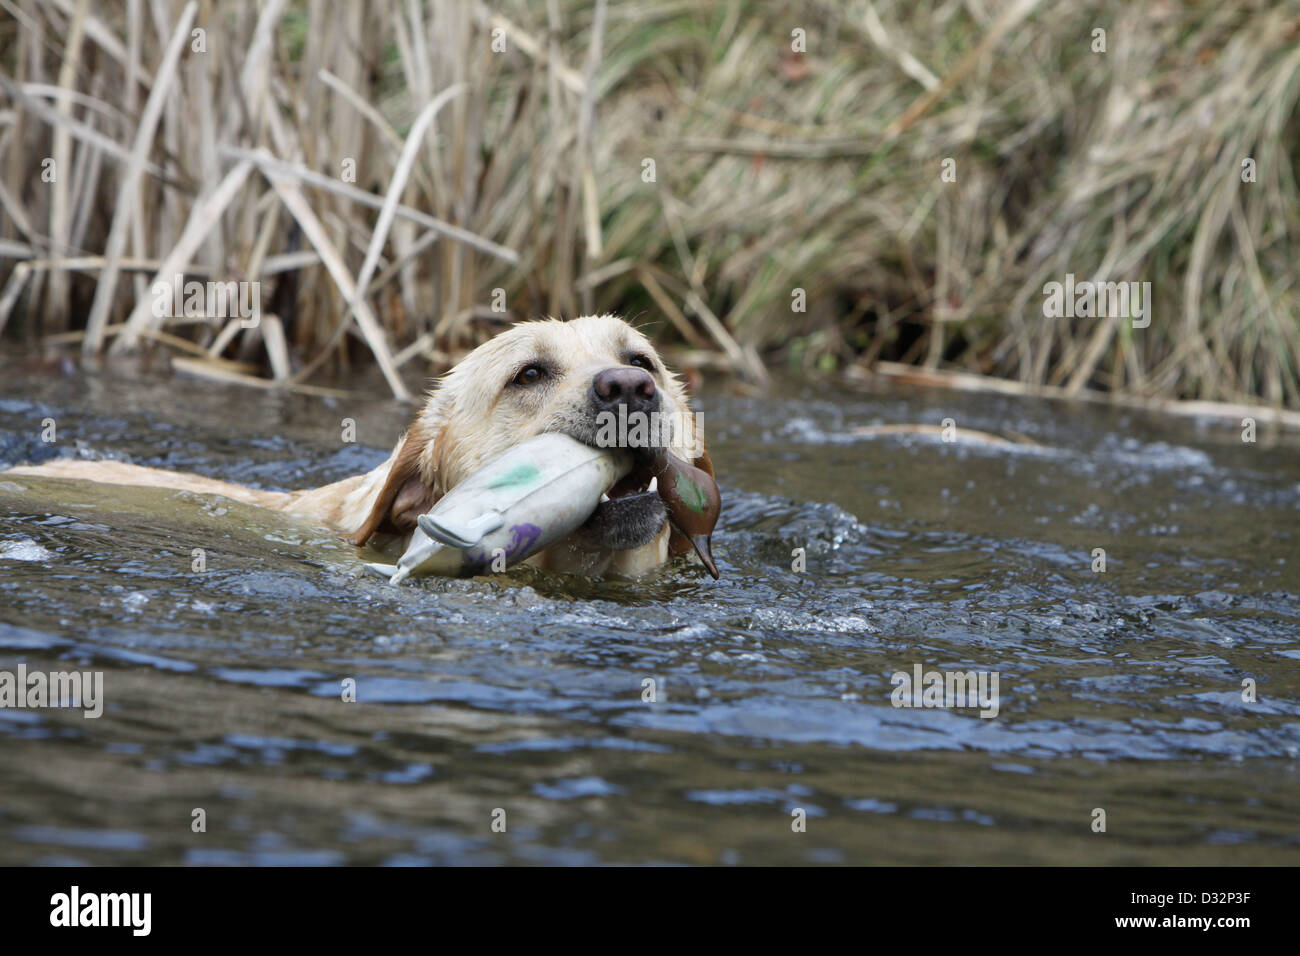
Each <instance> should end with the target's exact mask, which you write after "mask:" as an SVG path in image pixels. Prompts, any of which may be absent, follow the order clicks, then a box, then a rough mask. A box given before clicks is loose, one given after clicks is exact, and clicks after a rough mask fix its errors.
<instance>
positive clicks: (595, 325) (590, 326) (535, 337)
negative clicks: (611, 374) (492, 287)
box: [492, 315, 650, 367]
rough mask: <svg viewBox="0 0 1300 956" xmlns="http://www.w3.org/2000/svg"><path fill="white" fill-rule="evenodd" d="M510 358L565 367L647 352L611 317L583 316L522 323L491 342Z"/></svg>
mask: <svg viewBox="0 0 1300 956" xmlns="http://www.w3.org/2000/svg"><path fill="white" fill-rule="evenodd" d="M492 342H493V343H499V347H500V348H502V349H503V350H504V351H506V352H508V353H509V354H510V355H511V357H512V358H515V359H519V360H526V359H530V358H547V359H550V360H552V361H554V362H556V363H557V364H561V365H565V366H570V367H572V366H579V365H585V364H588V363H590V362H614V363H617V364H621V363H622V362H623V359H624V356H625V355H626V353H627V352H628V351H630V350H632V349H635V348H649V347H650V346H649V343H648V341H647V340H646V338H645V336H643V335H642V334H641V333H640V332H638V331H637V330H636V329H634V328H632V326H630V325H628V324H627V323H626V322H624V321H623V320H622V319H618V318H614V317H612V316H603V315H602V316H594V315H593V316H584V317H582V318H578V319H572V320H570V321H568V322H557V321H545V322H524V323H521V324H520V325H516V326H515V327H514V328H512V329H510V330H509V331H507V332H503V333H502V334H501V335H499V336H497V337H496V338H495V339H493V340H492Z"/></svg>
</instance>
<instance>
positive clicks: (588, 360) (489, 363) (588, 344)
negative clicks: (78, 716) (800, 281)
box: [351, 315, 713, 550]
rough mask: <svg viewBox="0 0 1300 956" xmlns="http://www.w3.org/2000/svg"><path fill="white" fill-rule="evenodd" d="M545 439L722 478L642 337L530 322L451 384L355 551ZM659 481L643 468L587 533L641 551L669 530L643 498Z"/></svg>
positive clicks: (609, 325) (395, 467) (436, 400)
mask: <svg viewBox="0 0 1300 956" xmlns="http://www.w3.org/2000/svg"><path fill="white" fill-rule="evenodd" d="M543 432H562V433H564V434H566V435H569V436H571V437H573V438H576V439H577V440H579V441H581V442H585V443H586V444H589V445H594V446H597V447H610V446H618V447H631V448H633V449H635V450H636V453H637V456H638V458H639V459H644V460H645V461H647V462H648V461H650V460H651V459H652V458H653V456H654V454H655V449H656V448H665V447H666V448H667V449H668V450H669V451H671V452H672V453H673V454H675V455H677V456H678V457H679V458H682V459H684V460H685V461H693V462H694V463H695V464H696V466H697V467H700V468H703V469H705V470H706V471H708V472H709V474H712V473H713V467H712V464H711V462H710V461H709V458H708V454H707V452H706V451H705V449H704V440H703V434H702V432H701V430H700V429H699V428H698V426H697V422H696V419H695V416H694V415H693V414H692V412H691V410H690V407H689V405H688V403H687V400H686V394H685V391H684V389H683V388H682V385H681V383H680V382H678V380H677V379H676V377H675V376H674V375H673V374H672V373H671V372H670V371H668V369H667V368H666V367H665V366H664V363H663V361H662V360H661V359H660V358H659V355H658V353H657V352H656V351H655V348H654V346H653V345H651V344H650V341H649V340H648V339H647V338H646V337H645V336H644V335H642V334H641V333H640V332H639V331H637V330H636V329H634V328H633V327H632V326H630V325H629V324H628V323H626V322H624V321H623V320H622V319H619V318H616V317H614V316H608V315H598V316H584V317H582V318H578V319H573V320H571V321H568V322H562V321H557V320H545V321H538V322H524V323H520V324H518V325H515V326H513V327H511V328H510V329H509V330H507V331H505V332H502V333H501V334H500V335H498V336H496V337H495V338H493V339H491V340H490V341H488V342H485V343H483V344H482V345H480V346H479V347H478V348H476V349H475V350H474V351H473V352H471V353H470V354H469V355H467V356H466V357H465V358H464V359H463V360H462V361H461V362H460V363H458V364H457V365H456V367H455V368H453V369H452V370H451V371H449V372H448V373H447V374H446V375H444V376H443V377H442V379H441V380H440V381H439V383H438V384H437V386H436V387H435V389H434V391H433V392H432V393H431V394H430V397H429V400H428V402H427V403H426V404H425V407H424V410H423V411H422V412H421V413H420V416H419V417H418V418H417V419H416V420H415V422H414V423H413V424H412V426H411V427H410V429H409V430H408V431H407V433H406V434H405V435H404V436H403V438H402V440H401V443H400V444H399V447H398V449H397V451H396V453H395V455H394V458H393V464H392V467H391V469H390V470H389V472H388V475H387V477H386V480H385V482H384V485H383V487H382V489H381V490H380V492H379V495H378V497H377V498H376V500H375V503H374V506H373V508H372V509H371V511H370V513H369V515H368V517H367V518H366V520H365V522H364V523H363V524H362V525H361V527H360V528H359V529H358V530H357V531H356V533H355V534H353V535H352V537H351V540H352V542H353V543H354V544H358V545H359V544H363V543H365V542H366V541H367V540H369V538H370V537H371V536H372V535H374V534H376V533H379V532H385V533H405V532H408V531H410V530H411V529H412V528H414V527H415V524H416V518H417V517H418V516H419V515H421V514H424V513H425V512H426V511H428V510H429V509H430V508H431V507H433V505H434V504H435V503H436V502H437V500H438V499H439V498H440V497H442V495H443V494H445V493H446V492H447V491H449V490H450V489H452V488H454V487H455V486H456V485H457V484H459V483H460V482H461V481H463V480H464V479H465V478H467V477H469V476H470V475H472V474H473V473H474V472H476V471H478V470H479V469H480V468H482V467H483V466H484V465H486V464H487V463H488V462H490V461H492V460H493V459H494V458H497V457H499V456H500V455H502V454H503V453H504V452H506V451H507V450H508V449H509V448H511V447H513V446H514V445H517V444H518V443H519V442H521V441H523V440H524V439H527V438H531V437H532V436H534V435H539V434H541V433H543ZM648 481H649V472H648V469H647V468H644V467H639V468H637V469H635V470H634V471H633V473H632V474H631V475H629V476H628V477H627V478H626V479H624V480H623V481H621V482H619V484H618V485H617V486H615V488H614V489H611V491H610V500H609V501H607V502H604V503H602V504H601V506H600V508H599V509H598V511H597V514H596V515H594V516H593V518H592V520H591V521H589V522H588V525H587V526H584V528H585V529H586V531H587V534H588V538H589V539H590V541H591V546H592V547H593V548H595V547H600V548H605V549H612V550H623V549H626V548H634V547H638V546H640V545H642V544H645V543H646V542H647V541H649V540H650V539H651V538H653V537H654V536H655V535H657V534H658V533H659V532H660V531H661V530H662V528H663V527H664V510H663V506H662V504H661V503H660V502H659V501H658V499H657V498H654V496H653V495H647V494H644V491H645V488H646V485H647V483H648ZM674 550H679V549H678V548H677V547H674Z"/></svg>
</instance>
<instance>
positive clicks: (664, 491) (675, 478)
mask: <svg viewBox="0 0 1300 956" xmlns="http://www.w3.org/2000/svg"><path fill="white" fill-rule="evenodd" d="M697 460H698V459H697ZM703 460H705V461H707V457H706V458H705V459H703ZM654 476H655V478H656V479H657V482H656V484H657V487H658V492H659V497H660V498H661V499H662V500H663V503H664V508H665V509H666V510H667V511H668V523H669V524H670V525H672V528H673V530H674V531H676V532H677V533H678V534H680V535H681V536H682V537H684V538H685V539H686V540H687V541H689V542H690V543H691V545H692V546H693V547H694V548H695V553H696V554H698V555H699V556H700V560H701V561H703V562H704V566H705V567H706V568H707V569H708V571H709V573H710V574H711V575H713V577H714V578H715V579H716V578H717V577H718V566H717V565H716V564H715V563H714V562H713V549H712V548H711V546H710V545H711V540H712V536H713V528H714V526H715V525H717V523H718V515H719V514H721V513H722V496H721V495H720V494H719V493H718V483H717V481H715V480H714V478H713V476H712V475H711V474H709V473H708V472H707V471H705V470H704V469H703V468H697V467H696V466H695V465H693V464H691V463H690V462H688V461H683V460H682V459H680V458H678V457H677V456H676V455H674V454H673V453H672V452H668V451H666V452H664V455H663V459H662V462H661V463H660V464H659V465H658V467H657V468H656V470H655V472H654Z"/></svg>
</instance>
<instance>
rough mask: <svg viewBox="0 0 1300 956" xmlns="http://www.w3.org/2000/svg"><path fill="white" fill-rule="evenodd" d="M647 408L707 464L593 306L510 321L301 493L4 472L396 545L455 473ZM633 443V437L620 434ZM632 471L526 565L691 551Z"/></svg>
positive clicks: (88, 474) (673, 394)
mask: <svg viewBox="0 0 1300 956" xmlns="http://www.w3.org/2000/svg"><path fill="white" fill-rule="evenodd" d="M633 413H641V414H643V415H647V416H655V418H656V421H657V422H658V423H660V424H659V428H660V430H661V431H660V433H659V436H658V440H659V443H660V444H662V445H666V446H667V447H668V449H669V450H670V451H671V452H672V453H673V454H675V455H677V456H678V457H679V458H681V459H683V460H685V461H690V462H693V463H694V464H695V466H696V467H697V468H701V469H703V470H704V471H706V472H708V474H709V475H712V474H713V463H712V462H711V461H710V459H709V455H708V452H707V451H706V450H705V448H704V438H703V432H702V430H701V428H700V426H699V423H698V420H697V419H696V416H695V415H694V413H693V412H691V410H690V407H689V405H688V403H687V399H686V394H685V391H684V389H683V388H682V385H681V383H680V382H678V381H677V379H676V377H675V376H674V375H673V374H672V373H671V372H670V371H669V370H668V369H667V368H665V367H664V364H663V361H662V360H661V359H660V358H659V355H658V353H657V352H656V351H655V349H654V347H653V346H652V345H651V344H650V342H649V340H648V339H646V337H645V336H644V335H642V334H641V333H640V332H639V331H637V330H636V329H634V328H633V327H632V326H630V325H628V324H627V323H626V322H624V321H623V320H622V319H619V318H617V317H615V316H610V315H592V316H583V317H582V318H577V319H573V320H571V321H568V322H563V321H558V320H554V319H548V320H543V321H536V322H523V323H520V324H517V325H515V326H512V327H511V328H510V329H508V330H507V331H505V332H502V333H501V334H500V335H497V336H496V337H495V338H493V339H491V340H489V341H487V342H485V343H483V344H482V345H480V346H479V347H478V348H476V349H475V350H474V351H473V352H471V353H470V354H469V355H467V356H466V357H465V358H464V359H463V360H462V361H461V362H460V363H459V364H457V365H456V367H455V368H453V369H452V370H451V371H449V372H448V373H447V374H446V375H444V376H443V377H442V379H441V381H440V382H439V383H438V385H437V386H436V387H435V389H434V390H433V391H432V393H431V394H430V396H429V399H428V401H427V402H426V403H425V406H424V408H423V410H422V411H421V412H420V414H419V416H418V417H417V418H416V419H415V421H414V422H413V423H412V424H411V427H410V428H408V429H407V431H406V433H405V434H404V435H403V436H402V437H401V438H400V439H399V440H398V442H397V447H396V448H394V449H393V453H392V454H391V455H389V456H388V460H387V461H385V462H384V463H383V464H382V465H379V466H378V467H377V468H375V469H373V470H372V471H370V472H367V473H366V474H364V475H356V476H354V477H351V478H345V479H344V480H343V481H338V482H335V483H334V484H332V485H326V486H325V487H323V488H316V489H313V490H309V491H291V492H279V491H259V490H256V489H252V488H245V487H243V486H241V485H236V484H232V483H230V482H226V481H218V480H216V479H212V478H203V477H201V476H198V475H186V474H182V473H179V472H172V471H164V470H162V469H157V468H143V467H140V466H138V465H128V464H124V463H122V462H114V461H75V460H64V459H60V460H57V461H51V462H46V463H44V464H42V465H35V466H29V467H19V468H14V469H12V470H11V472H10V473H11V474H20V475H43V476H48V477H64V478H80V479H86V480H90V481H97V482H106V483H111V484H122V485H143V486H146V487H160V488H177V489H184V490H188V491H196V492H201V493H205V494H217V495H223V496H225V497H227V498H233V499H235V500H237V501H243V502H246V503H249V504H254V505H259V506H261V507H265V508H273V509H276V510H279V511H286V512H290V513H292V514H298V515H305V516H308V517H310V518H314V519H316V520H317V521H319V522H321V523H322V524H324V525H327V526H328V527H331V528H333V529H335V530H337V531H339V532H341V533H342V534H343V535H344V536H346V537H347V539H348V540H349V541H351V542H352V543H353V544H355V545H358V546H360V545H364V544H367V543H371V544H373V545H375V546H379V547H387V548H388V549H389V550H390V551H392V550H397V551H399V553H400V550H401V549H402V548H404V547H405V541H406V539H407V538H408V537H409V534H410V532H411V530H412V529H413V528H414V527H415V525H416V518H417V517H418V516H419V515H421V514H423V513H425V512H426V511H428V510H429V508H431V507H432V506H433V504H434V503H435V502H436V501H437V500H438V499H439V498H440V497H442V495H443V494H445V493H446V492H447V491H449V490H450V489H452V488H454V487H455V486H456V485H457V483H459V482H460V481H462V480H464V479H465V478H467V477H469V476H470V475H472V474H473V473H474V472H475V471H477V470H478V469H479V468H481V467H482V466H483V465H486V464H487V463H488V462H490V461H491V460H492V459H494V458H496V457H497V456H499V455H501V454H502V453H503V452H505V451H506V450H507V449H509V448H510V447H512V446H513V445H516V444H518V443H519V442H521V441H523V440H524V439H526V438H530V437H532V436H534V435H538V434H541V433H543V432H563V433H564V434H567V435H569V436H571V437H573V438H576V439H577V440H579V441H582V442H585V443H587V444H590V445H599V444H608V443H609V442H608V440H607V436H601V437H599V438H598V436H599V433H600V429H601V427H602V425H604V424H607V423H608V422H609V421H610V418H611V416H613V417H618V416H620V415H623V416H629V415H633ZM627 444H630V445H631V446H632V447H633V448H634V449H635V448H636V447H638V442H636V441H632V442H628V443H627ZM649 482H650V478H649V477H648V472H647V470H646V469H641V468H638V469H636V470H634V471H633V473H632V474H631V475H629V476H628V477H627V478H625V479H624V480H622V481H620V482H619V483H618V484H617V485H615V486H614V488H611V489H610V491H609V494H608V496H607V500H603V501H602V502H601V504H600V505H599V507H598V508H597V509H596V512H595V514H593V515H592V517H591V518H590V519H589V520H588V521H587V522H586V524H584V525H583V526H582V527H581V528H579V529H578V530H577V531H575V532H574V533H573V534H571V535H569V537H567V538H565V539H563V540H562V541H560V542H559V543H557V544H554V545H552V546H551V547H549V548H547V549H546V550H545V551H542V552H540V553H539V554H536V555H534V556H533V557H532V558H530V559H529V563H531V564H535V565H538V566H541V567H544V568H548V569H552V570H560V571H569V572H575V573H582V574H591V575H600V574H616V575H622V576H630V577H635V576H637V575H640V574H644V573H645V572H647V571H650V570H652V569H654V568H657V567H659V566H660V565H662V564H663V563H664V562H665V561H667V560H668V559H669V558H670V557H671V556H673V555H677V554H681V553H685V552H688V551H690V550H691V545H690V543H689V542H688V541H687V540H686V539H685V538H684V537H682V536H681V535H680V534H677V533H676V532H675V531H674V530H673V529H672V528H671V527H670V526H669V525H668V523H667V520H666V513H665V510H664V505H663V502H662V501H661V500H660V498H659V496H658V495H656V494H654V492H653V491H650V490H648V485H649Z"/></svg>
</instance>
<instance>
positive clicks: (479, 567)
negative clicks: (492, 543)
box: [462, 522, 542, 574]
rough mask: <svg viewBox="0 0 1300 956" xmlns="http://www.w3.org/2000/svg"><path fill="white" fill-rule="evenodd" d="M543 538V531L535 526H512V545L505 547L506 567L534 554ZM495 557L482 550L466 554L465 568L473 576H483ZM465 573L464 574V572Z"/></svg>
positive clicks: (525, 523) (478, 549)
mask: <svg viewBox="0 0 1300 956" xmlns="http://www.w3.org/2000/svg"><path fill="white" fill-rule="evenodd" d="M541 536H542V529H541V528H539V527H537V525H535V524H528V523H527V522H524V523H523V524H515V525H511V526H510V543H509V544H507V545H506V547H505V549H504V550H505V558H506V566H507V567H509V566H510V565H511V564H514V563H515V562H516V561H520V560H522V559H524V558H526V557H528V555H529V554H531V553H532V550H533V545H535V544H536V543H537V539H538V538H540V537H541ZM493 557H495V555H491V554H487V553H486V552H485V551H483V550H482V549H481V548H476V549H474V550H472V551H466V552H465V567H466V569H467V570H468V571H469V572H470V573H471V574H481V573H482V572H483V571H485V570H487V568H488V567H490V566H491V564H492V559H493ZM462 573H463V572H462Z"/></svg>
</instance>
